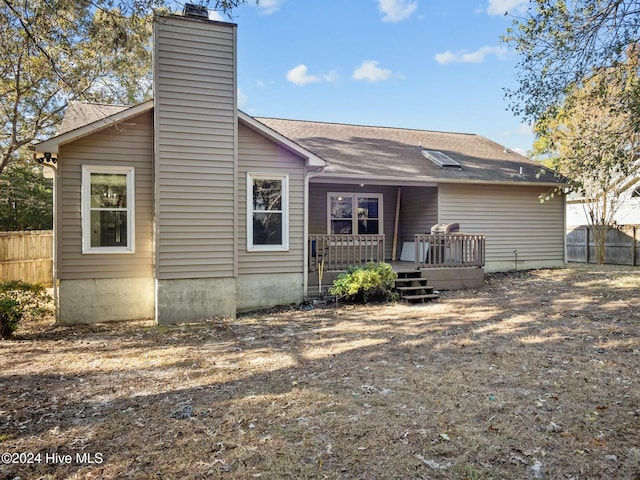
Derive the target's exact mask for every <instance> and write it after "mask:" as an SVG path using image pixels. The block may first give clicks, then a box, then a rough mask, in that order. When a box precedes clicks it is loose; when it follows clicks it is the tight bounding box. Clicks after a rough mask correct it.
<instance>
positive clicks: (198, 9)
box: [182, 3, 209, 20]
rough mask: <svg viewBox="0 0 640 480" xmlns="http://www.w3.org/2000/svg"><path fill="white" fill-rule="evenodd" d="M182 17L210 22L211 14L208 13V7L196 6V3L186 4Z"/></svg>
mask: <svg viewBox="0 0 640 480" xmlns="http://www.w3.org/2000/svg"><path fill="white" fill-rule="evenodd" d="M182 16H184V17H191V18H202V19H205V20H209V12H208V11H207V7H206V6H204V5H196V4H194V3H185V4H184V9H183V10H182Z"/></svg>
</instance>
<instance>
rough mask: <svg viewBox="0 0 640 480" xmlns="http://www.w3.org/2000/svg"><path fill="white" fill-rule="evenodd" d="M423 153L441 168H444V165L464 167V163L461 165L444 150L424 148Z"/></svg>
mask: <svg viewBox="0 0 640 480" xmlns="http://www.w3.org/2000/svg"><path fill="white" fill-rule="evenodd" d="M422 155H424V157H425V158H427V159H429V160H431V161H432V162H433V163H435V164H436V165H437V166H439V167H440V168H443V167H447V168H462V165H460V164H459V163H458V162H456V161H455V160H454V159H453V158H451V157H450V156H449V155H446V154H444V153H442V152H439V151H437V150H422Z"/></svg>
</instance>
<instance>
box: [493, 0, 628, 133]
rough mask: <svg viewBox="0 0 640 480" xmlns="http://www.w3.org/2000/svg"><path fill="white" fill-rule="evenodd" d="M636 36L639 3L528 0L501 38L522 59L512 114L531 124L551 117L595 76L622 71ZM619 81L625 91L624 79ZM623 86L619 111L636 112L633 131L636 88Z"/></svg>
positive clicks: (513, 91)
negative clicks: (574, 92) (527, 4)
mask: <svg viewBox="0 0 640 480" xmlns="http://www.w3.org/2000/svg"><path fill="white" fill-rule="evenodd" d="M639 37H640V0H571V1H567V0H531V1H530V7H529V9H528V11H527V13H526V15H525V16H524V17H523V18H516V19H514V22H513V25H512V27H511V28H509V29H508V31H507V33H506V35H505V36H504V37H503V40H504V41H505V42H506V43H507V44H509V45H511V46H512V47H514V48H515V50H516V51H517V53H518V54H519V56H520V61H519V62H518V65H517V67H516V79H517V83H518V86H517V87H516V88H514V89H510V90H507V97H508V99H509V100H510V105H511V108H512V110H513V111H514V113H516V114H517V115H518V116H521V117H522V118H523V119H524V120H525V121H528V122H530V123H531V124H535V123H536V122H538V121H540V120H542V119H543V118H544V117H546V116H551V117H553V116H554V115H555V112H556V110H557V109H559V108H561V107H562V106H563V105H564V104H565V100H566V98H567V96H568V95H569V94H570V93H571V92H573V91H574V90H575V89H576V88H580V87H581V86H582V85H583V84H584V83H585V82H592V80H591V79H592V77H593V75H594V73H595V72H599V71H603V70H606V71H616V70H619V69H622V70H624V69H625V68H626V66H625V65H626V63H627V52H628V50H629V48H633V47H634V46H635V45H637V44H638V43H639V41H640V38H639ZM602 79H603V80H604V77H602ZM617 80H618V81H620V82H621V84H620V85H619V87H623V86H624V79H623V78H622V77H621V76H620V77H618V79H617ZM604 87H605V85H603V84H600V85H599V88H604ZM626 87H627V88H621V91H623V92H624V93H623V94H622V95H621V96H620V97H619V102H620V103H619V105H618V106H617V108H618V109H620V110H621V111H628V112H633V113H634V115H632V116H631V118H630V121H631V122H632V123H633V124H634V128H636V129H637V128H638V122H639V121H640V120H639V119H640V115H638V113H639V112H640V86H639V85H638V84H637V82H636V83H633V84H630V85H627V86H626Z"/></svg>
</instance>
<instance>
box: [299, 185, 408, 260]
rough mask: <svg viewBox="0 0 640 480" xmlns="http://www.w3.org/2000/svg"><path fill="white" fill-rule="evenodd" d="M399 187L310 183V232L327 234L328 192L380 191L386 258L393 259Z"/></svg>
mask: <svg viewBox="0 0 640 480" xmlns="http://www.w3.org/2000/svg"><path fill="white" fill-rule="evenodd" d="M397 191H398V188H397V187H395V186H392V185H364V186H363V187H361V186H360V185H359V184H339V183H338V184H328V183H311V184H310V185H309V234H310V235H314V234H315V235H326V234H327V233H329V232H328V231H327V193H329V192H343V193H355V194H358V195H360V194H363V193H380V194H382V196H383V197H382V203H383V206H382V212H383V213H382V215H383V219H382V220H383V232H382V233H383V234H384V236H385V258H386V259H387V260H389V259H391V251H392V249H393V227H394V219H395V214H396V193H397Z"/></svg>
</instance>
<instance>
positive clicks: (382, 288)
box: [329, 262, 398, 303]
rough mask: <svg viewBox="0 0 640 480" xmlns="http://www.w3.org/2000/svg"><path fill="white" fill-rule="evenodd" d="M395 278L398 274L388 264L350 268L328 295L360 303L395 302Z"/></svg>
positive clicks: (339, 278)
mask: <svg viewBox="0 0 640 480" xmlns="http://www.w3.org/2000/svg"><path fill="white" fill-rule="evenodd" d="M396 278H398V274H397V273H396V272H394V271H393V269H392V268H391V265H389V264H388V263H384V262H380V263H373V262H371V263H367V264H366V265H364V266H362V267H352V268H350V269H349V270H347V271H346V273H343V274H341V275H340V276H339V277H338V279H337V280H336V281H335V282H334V283H333V286H332V287H331V288H330V289H329V293H330V294H331V295H335V296H337V297H342V298H345V299H346V300H348V301H353V302H360V303H367V302H370V301H388V300H397V299H398V294H397V293H396V292H395V291H394V286H395V281H396Z"/></svg>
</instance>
